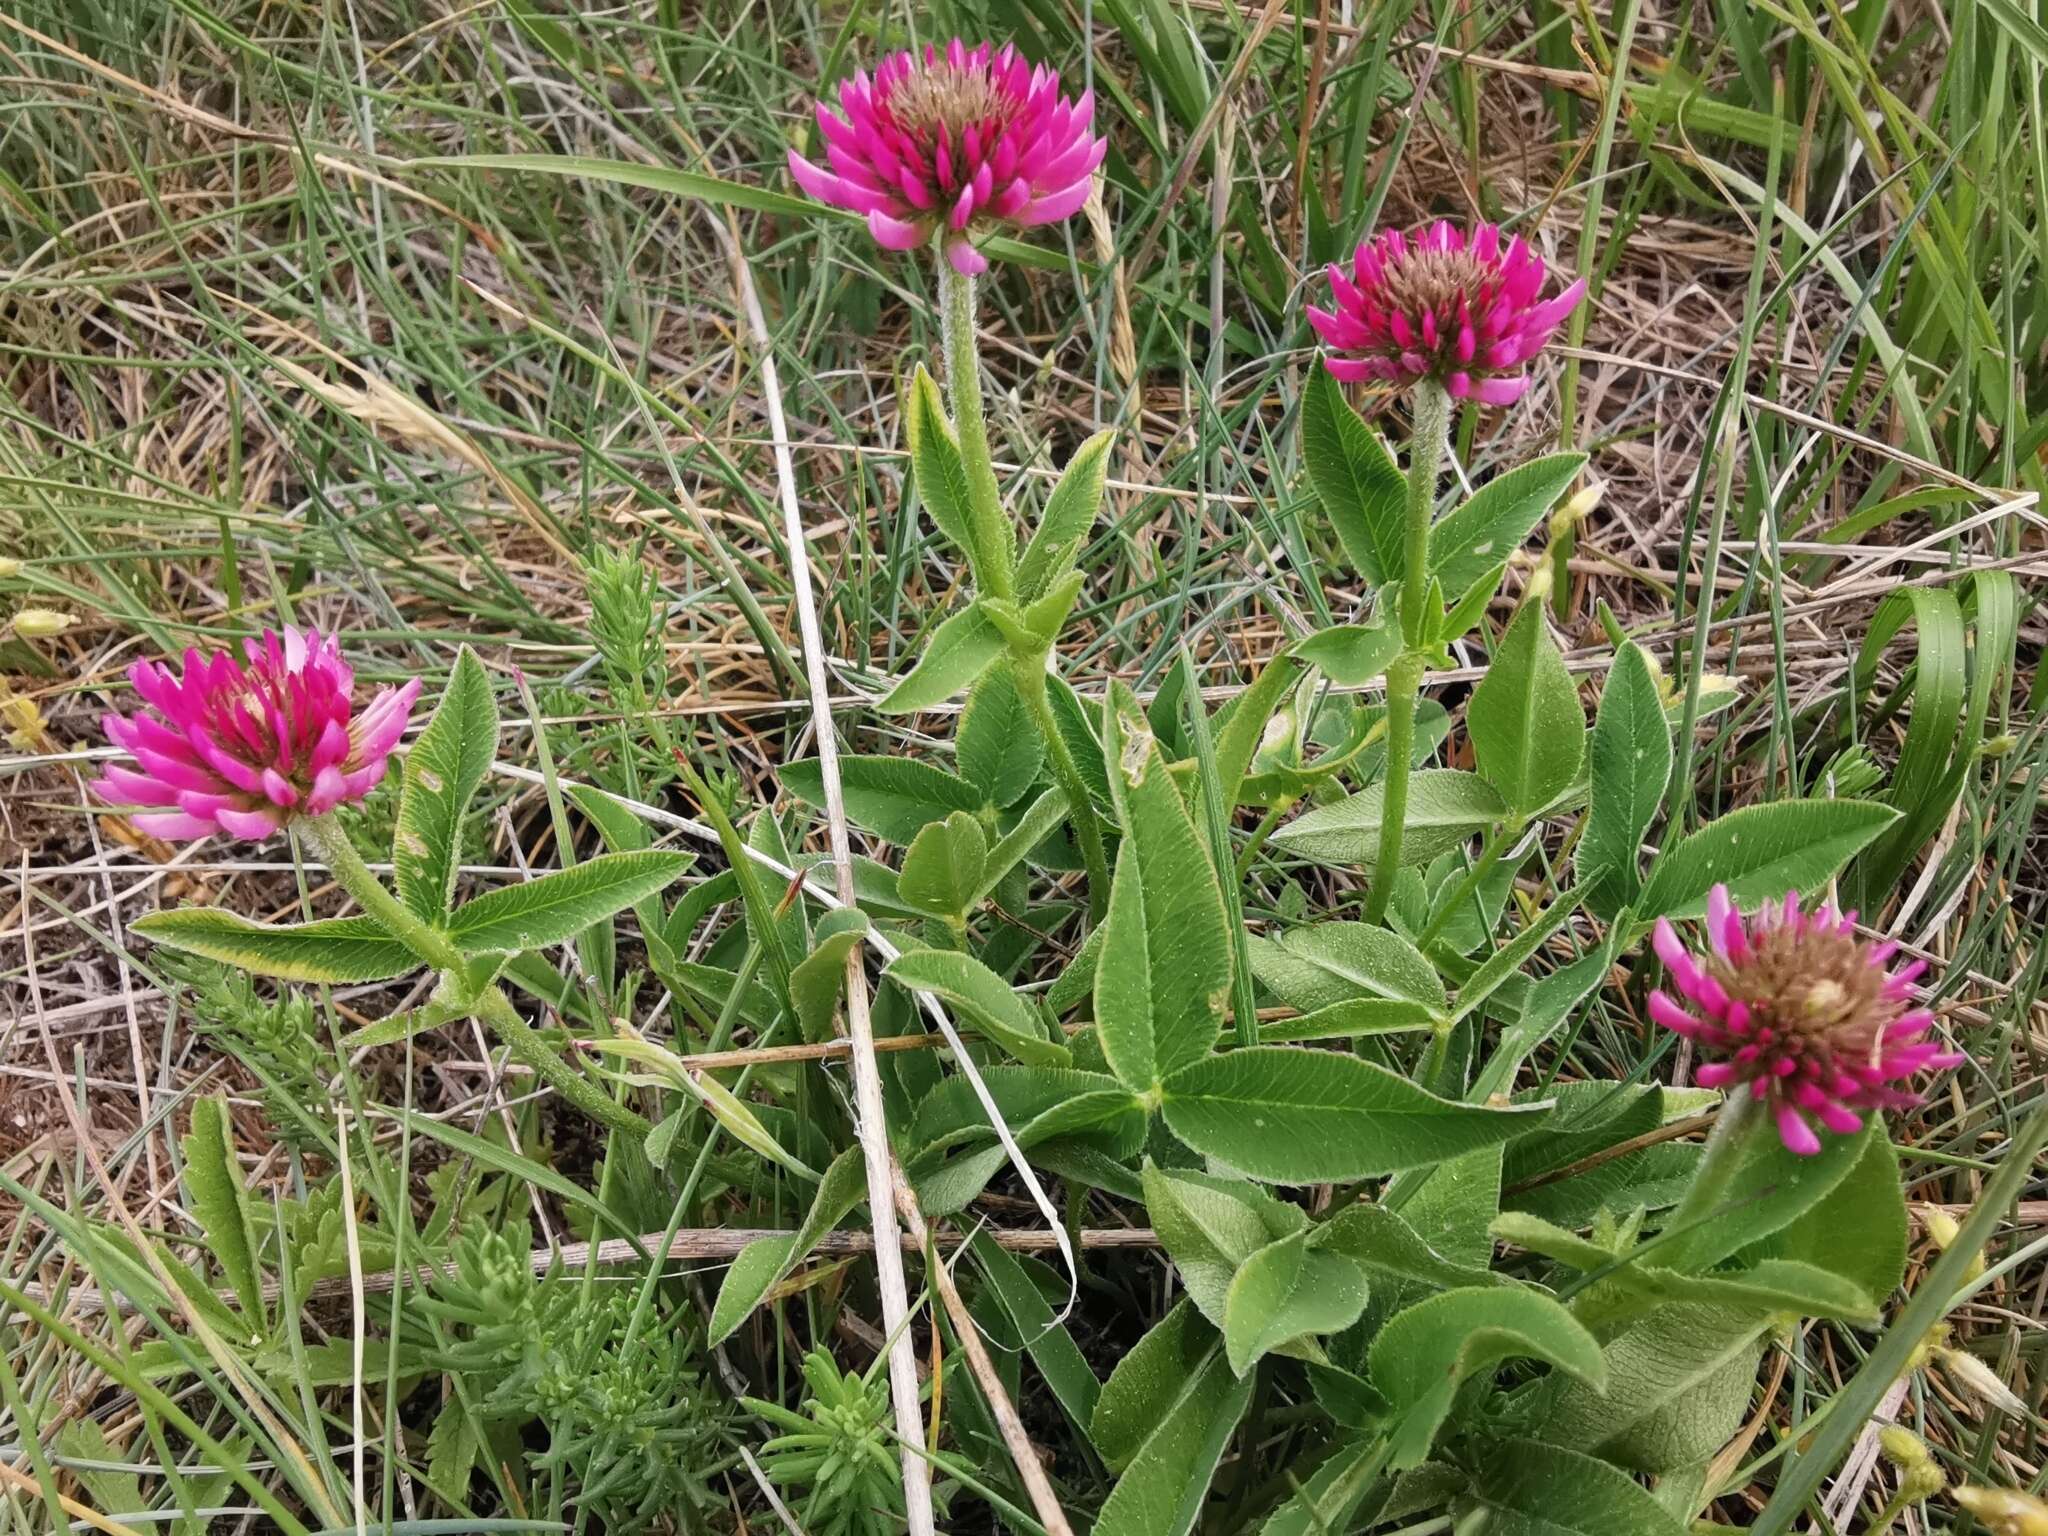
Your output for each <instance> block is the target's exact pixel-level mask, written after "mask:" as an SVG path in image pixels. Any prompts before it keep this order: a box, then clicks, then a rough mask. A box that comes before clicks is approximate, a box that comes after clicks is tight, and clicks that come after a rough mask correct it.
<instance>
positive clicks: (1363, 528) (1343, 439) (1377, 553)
mask: <svg viewBox="0 0 2048 1536" xmlns="http://www.w3.org/2000/svg"><path fill="white" fill-rule="evenodd" d="M1301 457H1302V462H1303V463H1305V464H1306V465H1307V466H1308V479H1309V484H1310V485H1311V486H1312V487H1314V489H1315V493H1316V499H1317V500H1318V501H1320V502H1321V503H1322V504H1323V511H1324V512H1325V513H1326V514H1328V516H1329V519H1330V523H1331V526H1332V527H1334V528H1335V529H1336V530H1337V538H1338V539H1339V541H1340V542H1342V544H1343V545H1344V553H1345V554H1346V555H1348V556H1349V557H1350V559H1351V565H1352V568H1353V569H1354V570H1356V571H1357V572H1358V573H1359V575H1361V576H1363V577H1364V578H1365V579H1366V580H1367V581H1369V582H1371V583H1373V584H1374V585H1375V586H1377V585H1379V584H1380V583H1382V582H1385V581H1387V580H1389V579H1390V578H1392V577H1393V576H1395V575H1397V574H1398V573H1399V572H1400V569H1401V548H1402V538H1401V535H1402V528H1403V524H1404V517H1403V512H1404V508H1405V504H1406V492H1407V487H1406V485H1405V483H1404V482H1403V481H1402V479H1401V471H1400V470H1399V469H1398V468H1397V467H1396V466H1395V464H1394V459H1393V455H1391V454H1389V453H1388V452H1387V449H1386V445H1385V444H1383V443H1382V442H1381V441H1380V438H1379V434H1378V433H1377V432H1375V431H1373V430H1372V428H1370V427H1368V426H1367V425H1366V424H1365V423H1364V422H1363V421H1361V420H1360V419H1359V416H1358V412H1356V411H1354V410H1352V409H1351V406H1350V404H1349V403H1348V402H1347V401H1346V400H1345V399H1344V392H1343V391H1342V390H1341V389H1340V388H1338V386H1337V381H1336V380H1335V379H1333V378H1331V377H1330V376H1329V374H1328V373H1326V372H1325V371H1324V370H1323V369H1321V368H1314V369H1311V370H1310V372H1309V382H1308V387H1307V388H1306V389H1304V390H1303V391H1302V396H1301Z"/></svg>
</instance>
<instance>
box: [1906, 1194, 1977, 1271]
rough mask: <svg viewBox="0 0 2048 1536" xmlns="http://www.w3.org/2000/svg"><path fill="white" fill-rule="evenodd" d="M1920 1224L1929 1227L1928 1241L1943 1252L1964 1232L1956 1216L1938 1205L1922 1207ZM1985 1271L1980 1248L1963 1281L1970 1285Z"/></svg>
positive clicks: (1972, 1258)
mask: <svg viewBox="0 0 2048 1536" xmlns="http://www.w3.org/2000/svg"><path fill="white" fill-rule="evenodd" d="M1920 1224H1921V1226H1923V1227H1925V1228H1926V1229H1927V1239H1928V1241H1929V1242H1931V1243H1933V1244H1934V1246H1935V1247H1936V1248H1939V1249H1940V1250H1941V1251H1942V1252H1943V1253H1946V1252H1948V1250H1949V1249H1950V1248H1952V1247H1954V1246H1955V1241H1956V1239H1957V1238H1958V1237H1961V1236H1962V1234H1963V1229H1962V1228H1961V1227H1959V1226H1957V1225H1956V1219H1955V1217H1953V1216H1951V1215H1949V1213H1948V1212H1947V1211H1944V1210H1943V1209H1942V1208H1941V1207H1940V1206H1938V1205H1929V1206H1923V1207H1921V1211H1920ZM1983 1273H1984V1251H1983V1250H1982V1249H1981V1248H1980V1249H1978V1250H1977V1252H1976V1253H1975V1254H1973V1255H1971V1257H1970V1267H1969V1268H1968V1269H1966V1270H1964V1271H1963V1283H1964V1284H1965V1285H1968V1284H1970V1283H1971V1282H1972V1281H1974V1280H1975V1279H1977V1277H1978V1276H1980V1275H1982V1274H1983Z"/></svg>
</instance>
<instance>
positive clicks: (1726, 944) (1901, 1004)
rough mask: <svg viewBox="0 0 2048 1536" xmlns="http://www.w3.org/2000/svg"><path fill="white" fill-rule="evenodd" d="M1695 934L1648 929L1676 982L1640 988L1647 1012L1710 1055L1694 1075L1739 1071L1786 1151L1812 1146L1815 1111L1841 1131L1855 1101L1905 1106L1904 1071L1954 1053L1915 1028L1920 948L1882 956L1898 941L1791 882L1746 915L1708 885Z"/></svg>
mask: <svg viewBox="0 0 2048 1536" xmlns="http://www.w3.org/2000/svg"><path fill="white" fill-rule="evenodd" d="M1707 940H1708V948H1707V951H1706V953H1704V954H1700V955H1694V954H1693V953H1691V952H1690V951H1689V950H1687V949H1686V947H1685V945H1684V943H1682V942H1681V941H1680V939H1679V937H1678V934H1677V932H1676V930H1674V929H1673V928H1672V926H1671V924H1670V922H1669V921H1667V920H1666V919H1663V918H1659V919H1658V920H1657V927H1656V932H1655V935H1654V937H1653V939H1652V941H1651V942H1652V944H1653V946H1654V948H1655V949H1656V951H1657V957H1658V958H1659V959H1661V960H1662V961H1663V962H1664V967H1665V969H1666V970H1667V971H1668V972H1670V975H1671V981H1672V983H1673V985H1675V986H1676V987H1677V989H1678V992H1679V996H1678V997H1675V998H1674V997H1673V996H1671V994H1669V993H1668V992H1664V991H1662V990H1659V991H1655V992H1652V993H1651V994H1650V1017H1651V1018H1653V1019H1655V1020H1656V1021H1657V1022H1658V1023H1659V1024H1661V1025H1663V1026H1664V1027H1665V1028H1666V1029H1669V1030H1674V1031H1676V1032H1677V1033H1679V1034H1681V1035H1684V1036H1686V1037H1687V1038H1689V1039H1691V1040H1695V1041H1697V1042H1698V1043H1699V1044H1700V1046H1701V1047H1702V1048H1704V1050H1706V1051H1707V1052H1708V1053H1709V1054H1710V1055H1712V1056H1713V1057H1714V1058H1716V1059H1714V1060H1712V1061H1709V1062H1707V1063H1706V1064H1705V1065H1704V1066H1702V1067H1701V1068H1700V1069H1699V1072H1698V1074H1697V1076H1698V1081H1699V1085H1700V1086H1701V1087H1702V1088H1723V1089H1733V1088H1737V1087H1741V1086H1744V1085H1747V1086H1748V1088H1749V1089H1750V1091H1751V1092H1752V1093H1754V1094H1755V1095H1756V1096H1757V1099H1758V1100H1759V1102H1761V1103H1762V1104H1763V1105H1764V1106H1765V1107H1766V1108H1768V1109H1769V1110H1770V1112H1771V1116H1772V1118H1773V1119H1774V1120H1775V1121H1776V1122H1777V1126H1778V1134H1779V1136H1780V1137H1782V1138H1783V1139H1784V1142H1785V1145H1786V1146H1787V1147H1789V1148H1790V1149H1791V1150H1792V1151H1794V1152H1797V1153H1800V1154H1802V1155H1808V1156H1810V1155H1812V1154H1813V1153H1816V1152H1818V1151H1819V1150H1820V1137H1819V1135H1818V1134H1817V1133H1816V1132H1815V1130H1814V1125H1815V1123H1816V1122H1817V1123H1818V1124H1819V1125H1820V1126H1821V1127H1822V1128H1823V1129H1826V1130H1829V1131H1833V1132H1835V1133H1836V1134H1838V1135H1843V1136H1847V1135H1851V1134H1853V1133H1854V1132H1856V1131H1859V1130H1861V1129H1862V1128H1863V1114H1864V1113H1867V1112H1873V1111H1878V1110H1885V1109H1910V1108H1911V1107H1912V1106H1914V1105H1916V1104H1918V1103H1920V1102H1921V1096H1920V1095H1919V1094H1918V1093H1917V1092H1915V1091H1914V1090H1913V1089H1912V1088H1910V1087H1908V1086H1906V1084H1907V1080H1908V1079H1910V1078H1913V1077H1915V1076H1917V1075H1918V1074H1919V1073H1922V1072H1932V1071H1941V1070H1943V1069H1945V1068H1948V1067H1952V1066H1955V1065H1956V1064H1957V1063H1958V1062H1960V1061H1961V1060H1962V1059H1963V1058H1962V1056H1961V1055H1960V1054H1959V1053H1957V1052H1954V1051H1947V1050H1944V1049H1943V1048H1942V1046H1941V1043H1940V1042H1939V1041H1938V1040H1930V1039H1928V1038H1926V1037H1927V1035H1928V1033H1929V1032H1930V1031H1931V1030H1932V1029H1933V1028H1934V1014H1933V1013H1932V1011H1930V1010H1929V1009H1927V1008H1924V1007H1920V1006H1918V1002H1919V998H1920V989H1919V988H1918V987H1916V986H1915V985H1914V983H1915V982H1916V981H1917V980H1918V978H1919V976H1920V974H1921V972H1923V971H1924V970H1926V969H1927V962H1925V961H1924V960H1915V961H1913V962H1912V963H1911V964H1910V965H1905V966H1901V967H1898V968H1897V969H1893V968H1891V966H1890V964H1889V962H1890V960H1891V958H1892V955H1893V954H1894V953H1895V952H1896V950H1897V948H1898V946H1897V945H1896V944H1892V943H1889V942H1886V943H1882V944H1873V943H1867V942H1865V941H1864V940H1863V939H1861V938H1859V937H1857V934H1856V914H1855V913H1854V912H1849V913H1842V912H1837V911H1836V910H1835V909H1834V908H1833V907H1831V906H1823V907H1822V908H1821V909H1820V910H1819V911H1818V912H1811V913H1809V912H1802V911H1801V910H1800V909H1799V897H1798V894H1797V893H1796V892H1794V893H1792V894H1789V895H1787V896H1786V897H1785V899H1784V901H1783V902H1782V903H1779V902H1766V903H1765V904H1764V905H1763V906H1762V907H1761V908H1759V909H1758V911H1757V912H1756V914H1755V915H1754V916H1751V917H1744V916H1743V914H1742V913H1741V912H1740V911H1739V910H1737V908H1736V906H1735V904H1734V903H1733V902H1732V901H1731V900H1730V899H1729V897H1728V887H1727V886H1725V885H1717V886H1715V887H1714V889H1713V892H1712V894H1711V895H1709V896H1708V898H1707Z"/></svg>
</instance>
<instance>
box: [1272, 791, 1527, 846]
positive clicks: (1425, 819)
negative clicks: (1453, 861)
mask: <svg viewBox="0 0 2048 1536" xmlns="http://www.w3.org/2000/svg"><path fill="white" fill-rule="evenodd" d="M1385 799H1386V786H1385V785H1384V784H1369V785H1367V786H1366V787H1365V788H1364V789H1363V790H1361V791H1359V793H1357V794H1355V795H1351V796H1348V797H1347V798H1345V799H1343V800H1338V801H1335V802H1333V803H1332V804H1330V805H1319V806H1317V807H1316V808H1315V809H1314V810H1312V811H1310V812H1309V813H1308V814H1307V815H1305V816H1300V817H1297V818H1296V819H1295V820H1294V821H1292V822H1290V823H1288V824H1287V825H1286V826H1284V827H1282V828H1281V829H1280V830H1279V831H1277V832H1275V833H1274V834H1273V841H1274V842H1276V843H1278V844H1280V845H1281V846H1282V847H1284V848H1289V849H1292V850H1293V851H1294V852H1296V853H1300V854H1305V855H1307V856H1308V857H1310V858H1314V859H1323V860H1326V861H1328V862H1329V863H1332V864H1369V863H1371V862H1372V860H1373V857H1374V855H1375V854H1376V853H1377V852H1378V851H1379V843H1380V821H1381V819H1382V814H1383V807H1384V804H1385ZM1507 814H1508V806H1507V802H1506V801H1505V800H1503V799H1502V798H1501V795H1500V791H1499V790H1497V789H1495V788H1494V787H1493V786H1492V785H1491V784H1489V783H1487V782H1486V780H1484V779H1482V778H1480V777H1479V776H1478V775H1477V774H1472V773H1466V772H1464V771H1463V770H1461V769H1457V768H1424V769H1420V770H1418V771H1417V772H1415V773H1412V774H1410V775H1409V776H1408V815H1407V819H1406V820H1405V821H1404V822H1403V823H1402V825H1403V826H1404V827H1405V828H1406V835H1405V837H1404V838H1403V840H1402V843H1401V862H1402V863H1403V864H1427V863H1428V862H1429V861H1430V860H1431V859H1434V858H1435V857H1436V856H1437V855H1438V854H1441V853H1445V852H1448V851H1449V850H1450V849H1453V848H1457V847H1459V846H1461V845H1463V844H1464V843H1465V842H1467V841H1468V840H1470V839H1471V838H1472V837H1473V836H1474V835H1475V834H1477V833H1479V832H1483V831H1485V830H1486V829H1487V828H1488V827H1491V826H1495V825H1497V824H1499V823H1500V822H1502V821H1504V820H1506V819H1507Z"/></svg>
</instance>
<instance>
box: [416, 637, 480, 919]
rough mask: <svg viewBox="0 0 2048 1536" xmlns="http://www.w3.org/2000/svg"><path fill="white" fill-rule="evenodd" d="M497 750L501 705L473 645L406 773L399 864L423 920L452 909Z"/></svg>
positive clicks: (466, 650) (455, 671)
mask: <svg viewBox="0 0 2048 1536" xmlns="http://www.w3.org/2000/svg"><path fill="white" fill-rule="evenodd" d="M497 748H498V704H497V701H496V700H495V699H494V698H492V697H491V681H490V679H489V678H488V677H486V676H485V675H484V669H483V663H482V662H480V661H478V660H477V659H476V653H475V652H474V651H472V650H470V648H469V647H468V646H466V645H465V646H464V647H463V648H462V650H461V652H460V653H459V654H458V655H457V656H456V658H455V667H454V669H453V670H452V671H451V672H450V673H449V674H448V689H447V691H446V692H445V693H443V694H442V695H441V703H440V705H439V706H438V707H437V708H436V709H435V710H434V717H433V719H431V720H429V721H428V722H427V727H426V729H425V730H423V731H421V732H420V736H419V740H417V741H415V742H414V743H413V744H412V750H411V751H409V752H407V753H406V754H405V766H404V768H403V770H401V772H400V775H399V790H398V816H397V820H396V822H395V823H394V830H393V833H392V837H391V862H392V867H393V868H394V869H395V870H396V872H397V876H398V894H399V896H400V897H401V898H402V899H403V900H404V902H405V904H406V906H407V907H408V908H410V909H411V911H412V913H413V915H414V916H415V917H417V918H419V919H420V920H421V921H423V922H428V923H439V922H441V921H442V920H443V919H444V918H446V917H447V915H448V902H449V898H450V897H451V896H452V895H453V893H454V890H455V873H456V870H457V869H458V868H459V867H460V864H461V855H462V850H461V846H460V845H461V838H462V817H463V814H464V813H465V812H466V811H467V810H468V809H469V802H470V797H471V796H473V795H474V794H475V793H476V791H477V786H478V785H479V784H481V783H483V781H484V775H485V774H486V773H488V772H489V771H490V767H491V756H492V754H493V753H494V752H496V751H497Z"/></svg>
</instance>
